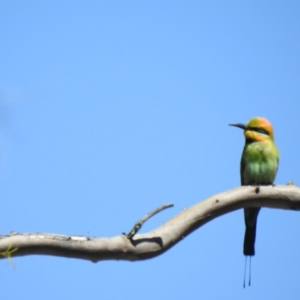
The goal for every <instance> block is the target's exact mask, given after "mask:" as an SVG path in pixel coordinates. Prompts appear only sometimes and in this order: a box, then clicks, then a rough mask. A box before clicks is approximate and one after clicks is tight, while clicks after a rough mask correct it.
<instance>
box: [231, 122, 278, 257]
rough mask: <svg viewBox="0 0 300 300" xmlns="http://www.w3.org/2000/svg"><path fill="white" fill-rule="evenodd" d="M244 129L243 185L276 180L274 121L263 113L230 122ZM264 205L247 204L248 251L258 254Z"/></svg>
mask: <svg viewBox="0 0 300 300" xmlns="http://www.w3.org/2000/svg"><path fill="white" fill-rule="evenodd" d="M230 125H231V126H236V127H239V128H241V129H243V130H244V136H245V146H244V150H243V154H242V158H241V167H240V174H241V185H253V186H256V187H257V188H258V189H259V186H261V185H272V184H273V183H274V180H275V177H276V173H277V169H278V162H279V152H278V149H277V147H276V146H275V144H274V134H273V128H272V125H271V123H270V122H269V121H268V120H267V119H265V118H262V117H255V118H253V119H250V120H249V121H248V122H247V123H246V124H245V125H244V124H239V123H238V124H230ZM259 210H260V208H259V207H256V208H245V209H244V216H245V225H246V232H245V238H244V255H246V256H250V257H251V256H254V254H255V250H254V245H255V236H256V223H257V216H258V213H259Z"/></svg>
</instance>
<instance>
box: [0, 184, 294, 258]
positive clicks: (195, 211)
mask: <svg viewBox="0 0 300 300" xmlns="http://www.w3.org/2000/svg"><path fill="white" fill-rule="evenodd" d="M244 207H269V208H278V209H289V210H300V188H299V187H296V186H294V185H286V186H261V187H260V190H259V193H256V190H255V187H251V186H244V187H238V188H235V189H232V190H229V191H225V192H222V193H220V194H217V195H214V196H212V197H210V198H208V199H206V200H205V201H202V202H199V203H197V204H196V205H194V206H192V207H190V208H188V209H185V210H183V211H182V212H181V213H179V214H178V215H176V216H175V217H173V218H172V219H171V220H169V221H167V222H165V223H164V224H162V225H161V226H160V227H158V228H156V229H154V230H152V231H150V232H148V233H143V234H136V235H135V236H134V237H133V238H132V239H128V238H127V236H126V235H119V236H114V237H106V238H105V237H103V238H100V237H99V238H91V237H84V236H66V235H59V234H46V233H25V234H21V233H17V232H12V233H11V234H9V235H2V236H0V254H1V255H0V258H9V257H11V256H12V257H15V256H24V255H33V254H39V255H54V256H62V257H69V258H79V259H86V260H90V261H92V262H98V261H100V260H130V261H135V260H143V259H148V258H152V257H155V256H158V255H160V254H162V253H164V252H165V251H167V250H168V249H169V248H171V247H172V246H174V245H175V244H176V243H178V242H179V241H181V239H182V238H184V237H186V236H187V235H188V234H190V233H191V232H193V231H194V230H196V229H198V228H199V227H201V226H202V225H204V224H205V223H207V222H209V221H211V220H213V219H214V218H217V217H219V216H222V215H224V214H226V213H229V212H231V211H234V210H237V209H240V208H244Z"/></svg>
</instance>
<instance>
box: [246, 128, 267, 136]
mask: <svg viewBox="0 0 300 300" xmlns="http://www.w3.org/2000/svg"><path fill="white" fill-rule="evenodd" d="M249 129H250V130H253V131H256V132H259V133H262V134H266V135H269V132H268V131H267V130H264V129H263V128H260V127H249Z"/></svg>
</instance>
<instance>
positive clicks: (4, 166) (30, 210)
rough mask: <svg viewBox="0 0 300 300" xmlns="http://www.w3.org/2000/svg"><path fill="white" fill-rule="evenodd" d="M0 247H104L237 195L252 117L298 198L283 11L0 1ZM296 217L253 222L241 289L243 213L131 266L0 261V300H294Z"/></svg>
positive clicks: (287, 7) (293, 38)
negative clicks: (218, 196)
mask: <svg viewBox="0 0 300 300" xmlns="http://www.w3.org/2000/svg"><path fill="white" fill-rule="evenodd" d="M0 41H1V44H0V66H1V68H0V143H1V144H0V197H1V203H2V206H1V207H2V209H1V212H0V220H1V222H0V233H1V234H7V233H9V232H10V231H12V230H15V231H18V232H51V233H60V234H73V235H89V236H113V235H119V234H120V233H122V232H124V231H127V230H129V229H130V228H131V226H132V225H133V224H134V222H135V221H137V220H138V219H139V218H141V217H142V216H143V215H144V214H145V213H147V212H149V211H150V210H152V209H154V208H155V207H157V206H159V205H161V204H163V203H169V202H173V203H174V204H175V207H174V208H172V209H169V210H167V211H164V212H162V213H160V214H159V215H157V216H156V217H154V218H152V219H151V220H150V221H149V222H148V223H146V225H145V226H144V227H143V228H142V231H143V232H146V231H149V230H151V229H154V228H155V227H157V226H159V225H160V224H161V223H163V222H164V221H166V220H168V219H170V218H171V217H172V216H174V215H176V214H177V213H178V212H180V211H181V210H182V209H183V208H186V207H189V206H191V205H193V204H195V203H197V202H198V201H202V200H204V199H205V198H207V197H209V196H211V195H213V194H215V193H218V192H221V191H225V190H228V189H231V188H234V187H236V186H238V185H239V184H240V178H239V161H240V155H241V152H242V148H243V144H244V139H243V135H242V131H241V130H238V129H236V128H232V127H229V126H228V124H229V123H232V122H246V121H247V120H248V119H250V118H251V117H254V116H265V117H267V118H268V119H269V120H270V121H271V122H272V124H273V126H274V129H275V138H276V143H277V146H278V148H279V149H280V153H281V159H280V166H279V172H278V175H277V178H276V184H286V183H287V182H288V181H289V180H294V182H295V183H296V184H299V183H300V173H299V152H300V141H299V128H300V117H299V112H300V100H299V96H300V4H299V2H298V1H263V2H262V1H242V2H241V1H85V2H84V1H1V2H0ZM299 229H300V214H299V212H292V211H283V210H273V209H263V210H262V211H261V213H260V215H259V221H258V233H257V242H256V256H255V258H254V259H253V270H252V277H253V283H252V286H251V288H247V289H243V288H242V282H243V269H244V256H243V254H242V243H243V235H244V221H243V212H242V211H236V212H234V213H230V214H227V215H225V216H223V217H221V218H218V219H216V220H214V221H213V222H210V223H209V224H207V225H205V226H204V227H202V228H200V229H199V230H197V231H196V232H194V233H192V234H191V235H190V236H188V237H186V238H185V239H184V240H183V241H182V242H181V243H179V244H178V245H176V246H175V247H174V248H172V249H170V250H169V251H168V252H166V253H165V254H163V255H162V256H159V257H157V258H154V259H151V260H148V261H141V262H117V261H106V262H100V263H97V264H93V263H90V262H87V261H81V260H75V259H65V258H56V257H47V256H27V257H21V258H15V259H14V265H15V267H13V265H12V264H9V263H7V261H5V260H1V261H0V268H1V275H0V280H1V299H20V297H21V298H23V299H32V300H34V299H133V298H135V299H137V298H140V299H144V300H146V299H299V293H300V286H299V278H300V260H299V253H300V237H299Z"/></svg>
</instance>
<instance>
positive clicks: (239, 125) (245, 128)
mask: <svg viewBox="0 0 300 300" xmlns="http://www.w3.org/2000/svg"><path fill="white" fill-rule="evenodd" d="M229 126H235V127H238V128H241V129H244V130H247V129H249V128H248V127H247V126H246V125H244V124H241V123H235V124H229Z"/></svg>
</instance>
